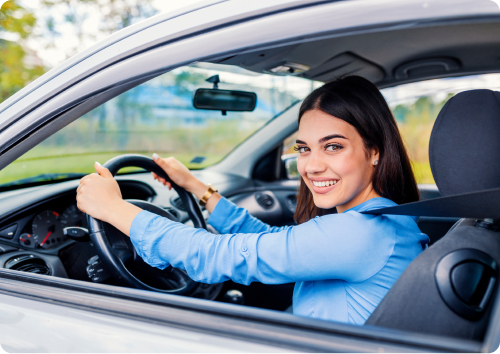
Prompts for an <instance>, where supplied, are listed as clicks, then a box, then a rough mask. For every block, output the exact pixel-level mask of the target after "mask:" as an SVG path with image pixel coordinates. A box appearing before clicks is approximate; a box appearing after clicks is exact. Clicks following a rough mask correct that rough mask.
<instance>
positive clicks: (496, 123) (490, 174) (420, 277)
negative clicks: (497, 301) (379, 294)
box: [366, 90, 500, 340]
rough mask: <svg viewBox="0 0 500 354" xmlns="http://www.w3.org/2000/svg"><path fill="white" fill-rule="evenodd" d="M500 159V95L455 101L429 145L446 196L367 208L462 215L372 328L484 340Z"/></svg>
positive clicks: (496, 239) (409, 272)
mask: <svg viewBox="0 0 500 354" xmlns="http://www.w3.org/2000/svg"><path fill="white" fill-rule="evenodd" d="M499 156H500V93H499V92H494V91H490V90H472V91H466V92H462V93H460V94H458V95H456V96H455V97H453V98H451V99H450V100H449V101H448V102H447V104H446V105H445V106H444V107H443V109H442V110H441V112H440V113H439V115H438V118H437V119H436V122H435V124H434V127H433V130H432V134H431V140H430V145H429V160H430V163H431V170H432V173H433V176H434V179H435V181H436V185H437V187H438V189H439V191H440V193H441V195H442V197H440V198H435V199H431V200H426V201H421V202H416V203H409V204H404V205H400V206H396V207H391V208H384V209H379V210H377V211H373V212H372V211H369V212H367V213H371V214H400V215H416V216H439V217H460V218H462V219H461V220H460V221H458V222H457V224H456V225H454V227H452V229H450V231H449V232H448V233H447V234H446V235H445V236H444V237H443V238H441V239H440V240H438V241H437V242H436V243H435V244H434V245H432V246H431V247H429V248H428V249H427V250H425V251H423V252H422V253H421V254H420V255H419V256H418V257H417V258H416V259H415V260H414V261H413V262H412V263H411V264H410V265H409V266H408V268H407V269H406V270H405V271H404V272H403V274H402V275H401V276H400V278H399V279H398V280H397V281H396V283H395V284H394V286H393V287H392V288H391V289H390V290H389V292H388V293H387V295H386V296H385V297H384V299H383V300H382V302H381V303H380V304H379V306H378V307H377V308H376V309H375V311H374V312H373V313H372V315H371V316H370V317H369V318H368V320H367V321H366V325H375V326H382V327H387V328H394V329H399V330H408V331H414V332H420V333H430V334H437V335H445V336H451V337H456V338H461V339H472V340H482V339H483V337H484V334H485V330H486V326H487V323H488V320H489V317H490V313H491V308H492V305H493V302H494V301H493V298H494V294H495V292H496V289H497V288H498V286H497V285H498V264H499V262H500V233H499V232H498V231H499V228H498V225H497V224H498V220H500V201H499V200H500V168H499V167H498V158H499Z"/></svg>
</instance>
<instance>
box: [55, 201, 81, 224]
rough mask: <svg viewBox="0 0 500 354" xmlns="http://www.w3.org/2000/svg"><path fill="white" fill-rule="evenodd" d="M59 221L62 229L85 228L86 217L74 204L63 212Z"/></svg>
mask: <svg viewBox="0 0 500 354" xmlns="http://www.w3.org/2000/svg"><path fill="white" fill-rule="evenodd" d="M60 221H61V224H62V226H63V228H64V227H68V226H78V227H85V228H86V227H87V220H86V216H85V214H84V213H82V212H81V211H80V210H79V209H78V208H77V207H76V204H71V205H70V206H69V207H67V208H66V210H64V213H62V215H61V218H60Z"/></svg>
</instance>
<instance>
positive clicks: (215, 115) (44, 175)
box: [0, 63, 319, 184]
mask: <svg viewBox="0 0 500 354" xmlns="http://www.w3.org/2000/svg"><path fill="white" fill-rule="evenodd" d="M213 75H219V77H220V80H221V82H220V83H219V88H220V89H227V90H242V91H252V92H255V93H256V94H257V106H256V108H255V110H254V111H253V112H227V114H226V115H223V114H222V112H220V111H208V110H198V109H195V108H194V107H193V103H192V97H193V93H194V91H196V89H198V88H212V87H213V85H212V84H211V83H208V82H206V81H205V80H206V79H208V78H209V77H211V76H213ZM318 86H319V83H317V82H312V81H309V80H306V79H301V78H297V77H288V76H287V77H280V76H273V75H266V74H257V73H254V72H250V71H247V70H244V69H241V68H239V67H234V66H229V65H220V64H219V65H217V64H208V63H197V64H194V65H191V66H186V67H182V68H179V69H176V70H173V71H171V72H168V73H166V74H163V75H161V76H158V77H156V78H154V79H152V80H150V81H148V82H146V83H144V84H142V85H140V86H137V87H135V88H133V89H131V90H129V91H127V92H125V93H123V94H121V95H119V96H117V97H116V98H114V99H112V100H110V101H108V102H107V103H105V104H103V105H101V106H99V107H97V108H95V109H94V110H93V111H91V112H89V113H87V114H85V115H84V116H82V117H81V118H79V119H77V120H76V121H74V122H73V123H71V124H69V125H68V126H66V127H65V128H63V129H62V130H60V131H58V132H57V133H55V134H54V135H52V136H51V137H49V138H48V139H46V140H45V141H43V142H42V143H40V144H39V145H37V146H36V147H34V148H33V149H31V150H30V151H29V152H27V153H26V154H24V155H23V156H21V157H20V158H18V159H17V160H16V161H14V162H13V163H11V164H10V165H9V166H7V167H6V168H4V169H3V170H2V171H1V172H0V184H6V183H9V184H11V183H14V184H25V183H30V182H40V181H46V180H53V179H61V178H78V176H79V174H88V173H91V172H94V169H93V165H94V162H95V161H98V162H100V163H104V162H106V161H107V160H109V159H111V158H112V157H115V156H117V155H121V154H131V153H134V154H143V155H146V156H151V154H152V153H154V152H156V153H158V154H159V155H160V156H163V157H167V156H174V157H176V158H177V159H179V160H180V161H181V162H183V163H184V164H186V165H187V166H188V167H189V168H190V169H200V168H204V167H207V166H210V165H212V164H215V163H217V162H218V161H220V160H221V159H222V158H224V156H226V155H227V154H228V153H229V152H230V151H231V150H233V149H234V148H235V147H236V146H237V145H238V144H240V143H241V142H243V141H244V140H245V139H247V138H248V137H249V136H250V135H252V134H253V133H254V132H255V131H257V130H258V129H259V128H261V127H262V126H264V125H265V124H266V123H267V122H269V121H270V120H271V119H273V118H274V117H276V116H278V115H279V114H281V113H282V112H283V111H285V110H286V109H287V108H289V107H290V106H292V105H293V104H295V103H296V102H298V101H300V100H302V99H303V98H304V97H305V96H307V94H308V93H309V92H311V91H312V90H313V89H314V88H316V87H318ZM126 171H127V170H122V171H121V172H126ZM128 171H130V169H129V170H128Z"/></svg>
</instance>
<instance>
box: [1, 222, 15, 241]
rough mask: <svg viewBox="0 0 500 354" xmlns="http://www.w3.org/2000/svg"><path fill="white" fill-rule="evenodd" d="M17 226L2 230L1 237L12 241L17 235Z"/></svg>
mask: <svg viewBox="0 0 500 354" xmlns="http://www.w3.org/2000/svg"><path fill="white" fill-rule="evenodd" d="M16 230H17V224H14V225H11V226H9V227H6V228H5V229H2V230H0V237H3V238H8V239H11V238H13V237H14V235H15V234H16Z"/></svg>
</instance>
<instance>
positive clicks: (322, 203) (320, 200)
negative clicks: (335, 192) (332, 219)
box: [313, 195, 339, 209]
mask: <svg viewBox="0 0 500 354" xmlns="http://www.w3.org/2000/svg"><path fill="white" fill-rule="evenodd" d="M313 200H314V205H316V207H318V208H321V209H331V208H335V207H336V206H337V205H339V204H338V202H337V201H336V200H333V199H332V197H330V198H328V197H326V196H324V195H313Z"/></svg>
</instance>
